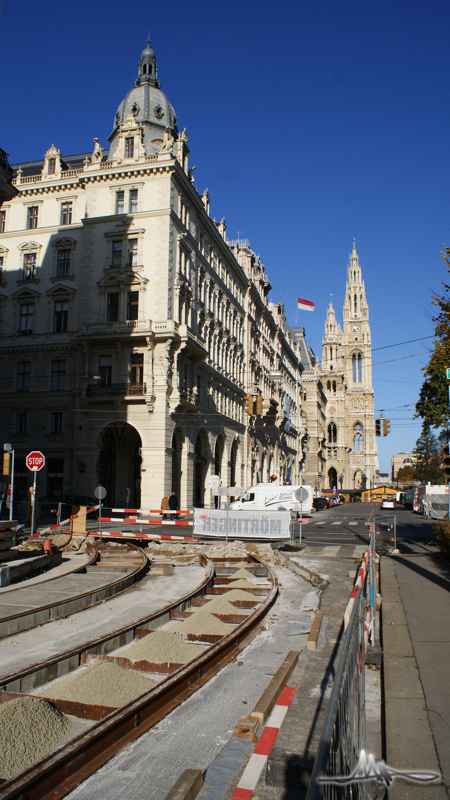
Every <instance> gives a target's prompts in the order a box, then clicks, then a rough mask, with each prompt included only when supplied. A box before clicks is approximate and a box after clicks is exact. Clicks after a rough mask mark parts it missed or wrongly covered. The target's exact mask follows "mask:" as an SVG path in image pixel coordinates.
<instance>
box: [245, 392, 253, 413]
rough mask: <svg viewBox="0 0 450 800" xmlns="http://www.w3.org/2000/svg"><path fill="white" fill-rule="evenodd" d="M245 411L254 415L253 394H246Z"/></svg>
mask: <svg viewBox="0 0 450 800" xmlns="http://www.w3.org/2000/svg"><path fill="white" fill-rule="evenodd" d="M244 411H245V413H246V414H250V415H252V414H253V397H252V395H251V394H246V395H245V397H244Z"/></svg>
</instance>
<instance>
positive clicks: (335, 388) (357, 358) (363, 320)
mask: <svg viewBox="0 0 450 800" xmlns="http://www.w3.org/2000/svg"><path fill="white" fill-rule="evenodd" d="M371 353H372V351H371V336H370V325H369V307H368V304H367V300H366V291H365V287H364V281H363V279H362V275H361V267H360V265H359V258H358V254H357V252H356V246H355V240H354V239H353V247H352V252H351V253H350V263H349V265H348V268H347V285H346V294H345V301H344V308H343V325H342V327H341V325H340V324H339V323H338V322H337V321H336V315H335V311H334V308H333V305H332V303H331V302H330V305H329V307H328V312H327V319H326V322H325V336H324V338H323V339H322V371H323V384H324V387H325V391H326V395H327V476H326V481H325V485H324V486H323V487H322V488H323V489H325V490H330V489H331V490H333V489H336V491H338V492H340V491H341V490H344V491H345V490H346V489H347V490H349V489H365V488H370V486H371V485H372V482H373V478H374V475H375V471H376V469H377V450H376V445H375V430H374V425H375V423H374V408H373V388H372V355H371Z"/></svg>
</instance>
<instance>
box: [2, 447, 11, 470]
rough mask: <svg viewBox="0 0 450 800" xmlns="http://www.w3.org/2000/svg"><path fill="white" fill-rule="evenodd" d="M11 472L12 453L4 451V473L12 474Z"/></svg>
mask: <svg viewBox="0 0 450 800" xmlns="http://www.w3.org/2000/svg"><path fill="white" fill-rule="evenodd" d="M10 473H11V453H7V452H4V453H3V475H10Z"/></svg>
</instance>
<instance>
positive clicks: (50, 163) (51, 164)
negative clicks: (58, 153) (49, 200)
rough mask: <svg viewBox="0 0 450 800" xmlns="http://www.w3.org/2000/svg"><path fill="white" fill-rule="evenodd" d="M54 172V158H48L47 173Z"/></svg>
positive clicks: (51, 173) (52, 173)
mask: <svg viewBox="0 0 450 800" xmlns="http://www.w3.org/2000/svg"><path fill="white" fill-rule="evenodd" d="M55 172H56V158H49V160H48V173H47V174H48V175H54V174H55Z"/></svg>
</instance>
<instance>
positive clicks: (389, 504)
mask: <svg viewBox="0 0 450 800" xmlns="http://www.w3.org/2000/svg"><path fill="white" fill-rule="evenodd" d="M380 508H395V500H394V498H393V497H385V498H384V500H382V501H381V506H380Z"/></svg>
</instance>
